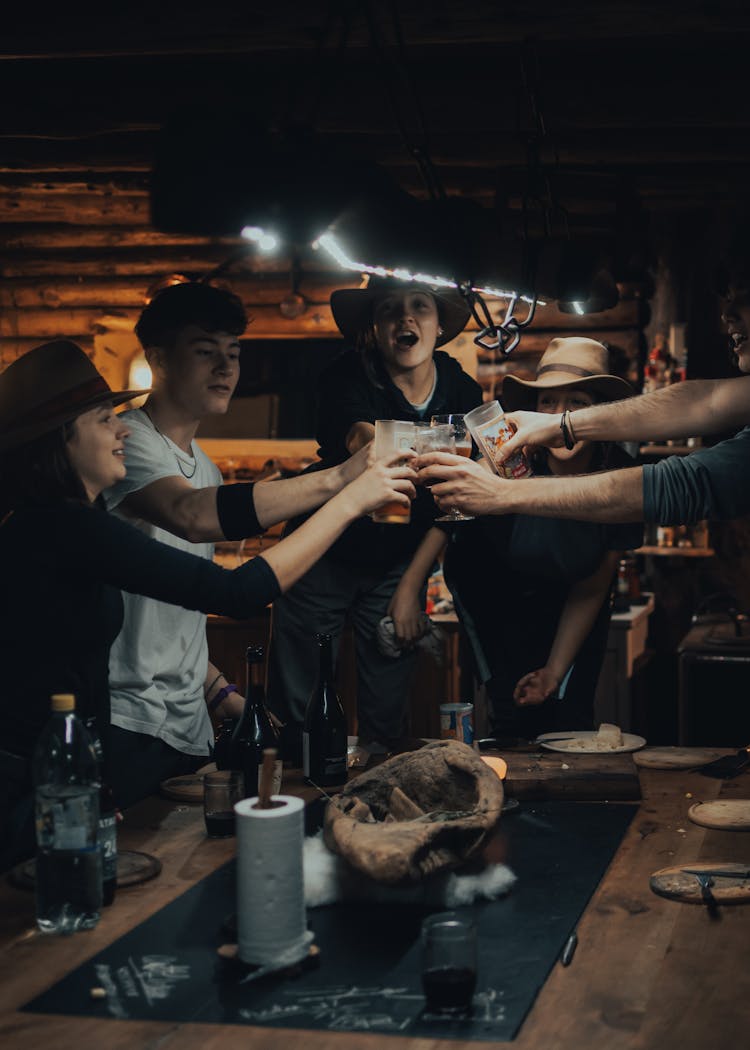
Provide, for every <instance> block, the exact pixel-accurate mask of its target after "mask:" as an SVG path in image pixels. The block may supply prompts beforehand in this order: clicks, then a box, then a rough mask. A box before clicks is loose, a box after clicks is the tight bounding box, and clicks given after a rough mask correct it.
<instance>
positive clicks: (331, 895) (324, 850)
mask: <svg viewBox="0 0 750 1050" xmlns="http://www.w3.org/2000/svg"><path fill="white" fill-rule="evenodd" d="M303 863H304V873H305V904H306V906H307V907H308V908H319V907H321V906H322V905H324V904H333V903H335V902H336V901H341V900H370V901H383V902H388V901H392V902H394V903H412V902H414V903H420V902H421V903H424V904H429V905H437V906H441V907H443V906H444V907H449V908H455V907H460V906H461V905H464V904H471V902H472V901H474V900H482V899H484V900H492V899H494V898H495V897H500V896H501V895H502V894H504V893H507V892H508V891H509V890H510V888H511V886H512V885H513V883H514V882H515V881H516V876H515V875H514V874H513V872H512V871H511V870H510V868H509V867H508V866H507V865H505V864H490V865H488V866H487V867H486V868H485V869H484V871H482V872H480V873H479V874H478V875H457V874H456V873H455V872H453V871H451V872H443V873H440V874H438V875H433V876H432V877H431V878H429V879H425V880H424V881H423V882H420V883H417V884H416V885H415V886H403V887H402V886H387V885H385V884H384V883H382V882H376V881H375V880H374V879H370V878H368V877H367V876H366V875H363V874H362V873H361V872H359V871H356V870H355V869H354V868H352V867H351V866H350V865H349V864H347V863H346V861H345V860H343V859H342V858H341V857H339V856H337V854H335V853H332V852H331V851H330V850H329V849H328V847H327V846H326V844H325V842H324V841H323V832H322V831H320V832H318V834H317V835H315V836H313V837H311V838H307V839H305V848H304V853H303Z"/></svg>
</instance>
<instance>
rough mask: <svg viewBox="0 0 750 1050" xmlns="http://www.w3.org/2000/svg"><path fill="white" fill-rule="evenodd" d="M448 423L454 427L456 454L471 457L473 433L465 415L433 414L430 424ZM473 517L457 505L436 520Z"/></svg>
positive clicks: (454, 413) (440, 424)
mask: <svg viewBox="0 0 750 1050" xmlns="http://www.w3.org/2000/svg"><path fill="white" fill-rule="evenodd" d="M446 425H448V426H451V427H453V434H454V437H455V448H454V450H453V451H454V452H455V454H456V455H457V456H466V457H467V458H471V448H472V444H471V434H470V433H469V428H468V427H467V426H466V423H465V422H464V417H463V415H461V414H460V413H456V412H452V413H450V414H449V415H446V416H433V417H432V419H431V421H430V426H432V427H440V426H446ZM473 519H474V515H473V514H462V513H461V511H460V510H458V508H457V507H451V508H450V510H449V511H448V513H447V514H443V515H442V517H440V518H435V521H473Z"/></svg>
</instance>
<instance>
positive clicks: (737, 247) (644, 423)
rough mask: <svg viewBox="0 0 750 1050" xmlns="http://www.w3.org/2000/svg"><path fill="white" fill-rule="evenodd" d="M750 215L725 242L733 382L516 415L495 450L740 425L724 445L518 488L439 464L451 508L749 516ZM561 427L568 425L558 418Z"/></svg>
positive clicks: (723, 280)
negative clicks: (566, 413)
mask: <svg viewBox="0 0 750 1050" xmlns="http://www.w3.org/2000/svg"><path fill="white" fill-rule="evenodd" d="M748 244H750V219H748V216H747V215H742V216H740V217H739V218H738V220H737V222H736V224H735V228H734V233H733V235H732V238H731V240H730V242H729V244H728V245H727V246H726V247H725V248H724V251H723V259H722V262H721V267H720V273H719V274H718V275H717V277H718V280H717V292H718V294H719V297H720V299H721V301H722V310H721V314H722V320H723V323H724V326H725V328H726V332H727V335H728V338H729V350H730V352H731V355H732V358H733V363H734V364H735V365H736V367H737V368H738V370H739V372H740V373H742V375H740V376H735V377H732V378H730V379H690V380H688V381H687V382H684V383H675V384H673V385H671V386H668V387H664V388H663V389H662V390H655V391H653V392H651V393H648V394H641V395H640V396H639V397H634V398H631V399H629V400H628V401H619V402H616V403H611V404H603V405H592V406H591V407H590V408H585V409H582V410H581V411H580V412H579V413H578V414H577V415H576V416H575V419H574V420H573V424H574V426H573V431H572V432H571V430H570V427H569V426H568V424H569V423H570V418H569V417H563V416H562V415H560V416H558V417H555V416H547V415H542V414H541V413H536V412H526V411H513V412H511V413H509V415H508V420H509V422H510V423H511V424H512V425H513V426H514V427H515V428H516V433H515V435H514V436H513V438H511V440H510V441H508V442H507V443H506V444H505V445H503V447H502V450H501V451H500V453H499V456H498V459H501V460H502V459H507V457H508V456H510V455H512V454H513V453H514V452H516V451H517V450H518V449H520V448H523V447H524V446H530V447H545V448H555V447H560V446H562V445H563V444H564V442H565V433H564V429H567V436H568V438H569V440H571V441H572V440H573V439H575V438H578V439H585V440H588V441H637V442H642V441H657V442H658V441H669V440H671V439H674V438H677V439H682V440H684V438H685V435H686V434H689V435H694V436H697V435H704V434H708V435H710V434H717V433H721V432H723V431H727V430H730V429H734V428H736V427H740V428H741V429H740V430H739V431H738V432H737V433H736V434H735V435H734V437H732V438H729V439H728V440H726V441H720V442H719V443H718V444H716V445H712V446H711V447H710V448H702V449H698V450H696V451H694V452H691V453H690V455H688V456H669V457H666V458H664V459H662V460H660V461H659V462H658V463H646V464H645V465H644V466H641V467H632V468H630V469H628V470H624V471H618V472H617V473H614V474H613V473H608V472H606V471H605V472H602V473H598V474H594V475H591V476H589V477H585V478H576V479H575V480H567V481H566V480H564V479H545V478H533V479H529V484H528V485H524V486H523V488H518V487H517V486H512V487H508V486H507V485H505V484H503V479H501V478H497V477H495V476H494V475H490V474H488V473H487V472H485V471H481V473H480V472H479V471H476V470H474V469H473V468H472V467H469V469H468V470H466V469H464V467H465V464H462V465H459V464H455V465H454V468H453V469H452V470H450V469H446V468H445V465H444V466H443V468H442V470H443V476H444V479H445V482H444V484H443V485H442V486H438V487H436V488H435V489H433V492H435V495H436V498H437V499H438V500H439V501H444V502H445V505H447V506H458V507H459V508H460V509H462V510H464V511H465V512H466V513H467V514H468V513H471V514H513V513H522V514H536V515H545V516H552V517H558V518H574V519H576V520H578V521H597V522H611V521H647V522H654V523H656V524H660V525H691V524H694V523H696V522H699V521H703V520H705V519H708V520H712V521H728V520H731V519H733V518H740V517H744V516H745V515H746V514H750V426H748V422H749V421H750V251H748ZM563 423H565V428H563V426H562V424H563Z"/></svg>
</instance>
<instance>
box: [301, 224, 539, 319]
mask: <svg viewBox="0 0 750 1050" xmlns="http://www.w3.org/2000/svg"><path fill="white" fill-rule="evenodd" d="M312 246H313V248H314V249H315V250H317V249H319V248H324V249H325V250H326V251H327V252H328V254H329V255H330V256H331V257H332V258H333V259H335V260H336V262H337V263H338V264H339V266H341V267H343V268H344V269H345V270H355V271H356V272H358V273H369V274H373V275H374V276H376V277H395V278H396V279H397V280H399V281H414V282H415V284H431V285H433V286H434V287H436V288H454V289H457V288H458V285H457V284H456V282H455V281H449V280H448V279H447V278H446V277H439V276H437V275H435V274H429V273H412V272H411V271H410V270H406V269H404V268H403V267H395V268H393V269H391V268H389V267H387V266H370V265H369V264H368V263H363V262H357V261H356V260H355V259H352V258H351V257H350V256H349V255H347V253H346V251H345V250H344V248H343V247H342V245H341V243H340V242H339V240H338V239H337V238H336V236H335V235H334V234H332V233H322V234H321V235H320V237H318V239H317V240H315V241H313V245H312ZM472 291H474V292H479V294H480V295H492V296H495V297H496V298H498V299H510V298H511V297H512V296H513V295H514V294H515V293H514V292H510V291H506V290H504V289H502V288H484V287H480V286H478V285H472ZM517 298H518V299H520V300H521V301H522V302H524V303H528V304H529V305H532V304H533V303H534V299H533V298H529V297H528V296H526V295H518V297H517ZM536 305H537V306H546V305H547V304H546V302H544V300H543V299H537V300H536Z"/></svg>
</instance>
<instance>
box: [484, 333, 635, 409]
mask: <svg viewBox="0 0 750 1050" xmlns="http://www.w3.org/2000/svg"><path fill="white" fill-rule="evenodd" d="M536 374H537V378H536V379H535V380H532V379H519V378H518V377H517V376H505V378H504V379H503V388H502V394H501V399H502V403H503V408H504V409H505V411H506V412H515V411H517V410H518V409H522V408H527V407H528V405H529V402H530V401H531V400H532V394H533V393H535V392H537V391H539V390H549V389H550V388H552V387H556V388H557V387H568V386H575V387H580V388H581V389H583V390H587V391H589V393H591V394H596V396H597V397H598V398H599V399H600V400H601V401H621V400H622V399H623V398H625V397H632V396H633V394H634V393H635V391H634V390H633V388H632V386H631V385H630V383H627V382H626V381H625V380H624V379H620V378H618V376H613V375H612V374H611V373H610V371H609V350H607V348H606V346H603V345H602V344H601V343H598V342H597V341H596V340H595V339H586V338H584V337H583V336H578V335H573V336H566V337H564V338H559V339H553V340H552V341H551V342H550V344H549V346H548V347H547V349H546V350H545V351H544V353H543V354H542V357H541V359H540V361H539V367H538V368H537V370H536Z"/></svg>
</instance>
